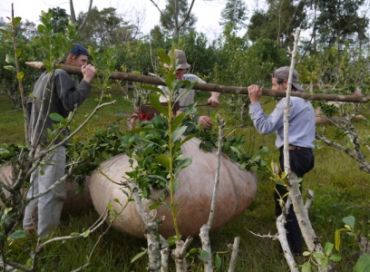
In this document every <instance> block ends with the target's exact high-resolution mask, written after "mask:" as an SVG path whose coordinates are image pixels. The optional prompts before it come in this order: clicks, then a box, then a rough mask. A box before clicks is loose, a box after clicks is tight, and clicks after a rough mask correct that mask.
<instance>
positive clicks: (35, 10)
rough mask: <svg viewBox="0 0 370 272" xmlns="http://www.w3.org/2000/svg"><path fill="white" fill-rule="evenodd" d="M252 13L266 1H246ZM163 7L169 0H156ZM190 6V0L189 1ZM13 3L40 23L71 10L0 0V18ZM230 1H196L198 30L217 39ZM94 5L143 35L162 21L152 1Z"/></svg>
mask: <svg viewBox="0 0 370 272" xmlns="http://www.w3.org/2000/svg"><path fill="white" fill-rule="evenodd" d="M244 1H245V3H246V6H247V10H248V12H250V13H251V12H252V10H254V9H258V8H260V7H263V6H264V2H265V1H264V0H244ZM154 2H156V3H157V4H158V6H159V7H160V8H161V9H163V8H164V7H165V4H166V0H154ZM188 2H189V5H190V0H189V1H188ZM11 3H14V11H15V16H19V17H22V19H23V20H26V19H27V20H29V21H32V22H35V23H36V24H37V23H38V22H39V19H38V18H39V15H40V14H41V10H44V11H47V10H48V9H49V8H55V7H60V8H64V9H66V10H67V13H69V0H0V17H3V18H6V17H9V16H10V14H11ZM225 4H226V0H196V1H195V3H194V7H193V14H194V15H195V17H196V18H197V23H196V29H197V31H199V32H203V33H205V34H206V35H207V38H208V39H210V40H214V39H216V38H217V37H218V35H219V34H220V33H221V32H222V27H221V26H220V24H219V22H220V18H221V12H222V10H223V9H224V7H225ZM74 5H75V12H76V14H78V13H79V12H80V11H84V12H86V11H87V8H88V5H89V0H75V1H74ZM93 5H94V6H97V7H98V9H103V8H106V7H114V8H116V10H117V13H118V14H119V15H121V16H122V17H123V18H124V19H125V20H128V21H130V22H132V23H135V24H138V25H139V27H140V29H141V32H142V33H143V34H148V33H149V31H150V30H151V29H152V28H153V27H154V26H155V25H156V24H159V11H158V10H157V9H156V8H155V7H154V5H153V4H152V3H151V2H150V0H93Z"/></svg>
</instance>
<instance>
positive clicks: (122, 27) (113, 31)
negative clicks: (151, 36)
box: [77, 7, 136, 48]
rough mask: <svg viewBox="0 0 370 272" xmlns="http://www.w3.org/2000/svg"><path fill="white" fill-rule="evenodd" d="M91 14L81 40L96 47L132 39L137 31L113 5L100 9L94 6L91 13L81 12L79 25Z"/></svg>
mask: <svg viewBox="0 0 370 272" xmlns="http://www.w3.org/2000/svg"><path fill="white" fill-rule="evenodd" d="M86 16H89V17H88V19H87V21H86V24H85V26H84V28H83V31H81V33H79V34H80V40H81V41H83V42H84V43H86V44H89V45H92V46H94V47H101V48H105V47H109V46H112V45H116V46H117V45H119V44H122V43H125V42H127V41H130V40H132V38H133V37H134V33H135V31H136V29H135V26H133V25H132V24H130V23H128V22H127V21H126V20H124V19H123V18H122V17H121V16H119V15H118V14H117V12H116V9H115V8H113V7H109V8H104V9H102V10H98V8H97V7H93V8H92V9H91V11H90V13H89V14H87V13H80V14H79V16H78V19H77V21H78V25H81V24H82V22H83V21H84V20H85V19H86Z"/></svg>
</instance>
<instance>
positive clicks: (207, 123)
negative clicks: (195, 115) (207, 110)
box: [198, 115, 212, 128]
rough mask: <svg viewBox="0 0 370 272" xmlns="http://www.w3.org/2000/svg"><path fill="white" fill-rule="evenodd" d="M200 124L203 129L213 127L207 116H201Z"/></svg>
mask: <svg viewBox="0 0 370 272" xmlns="http://www.w3.org/2000/svg"><path fill="white" fill-rule="evenodd" d="M198 123H199V125H200V126H201V127H202V128H210V127H212V120H211V118H210V117H209V116H207V115H201V116H199V119H198Z"/></svg>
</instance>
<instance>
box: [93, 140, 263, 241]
mask: <svg viewBox="0 0 370 272" xmlns="http://www.w3.org/2000/svg"><path fill="white" fill-rule="evenodd" d="M199 143H200V141H199V140H198V139H192V140H190V141H188V142H186V143H185V144H184V145H183V146H182V152H183V154H184V155H185V156H187V157H190V158H191V159H192V163H191V165H190V166H188V167H187V168H185V169H183V170H182V171H181V172H180V173H179V174H178V180H179V184H178V185H177V187H176V193H175V203H176V205H177V210H178V216H177V221H178V225H179V229H180V232H181V234H182V235H183V236H188V235H195V234H197V233H199V229H200V227H201V226H202V225H203V224H204V223H206V222H207V219H208V215H209V211H210V203H211V197H212V190H213V184H214V179H215V174H216V167H217V155H216V152H203V151H202V150H200V149H199ZM131 170H132V168H131V166H130V163H129V158H128V156H126V155H124V154H122V155H117V156H115V157H113V158H111V159H109V160H107V161H105V162H103V163H102V164H101V165H100V167H99V169H98V170H95V171H94V172H93V173H92V175H91V178H90V185H89V189H90V194H91V198H92V201H93V205H94V206H95V209H96V210H97V212H98V213H99V214H103V213H104V212H105V211H106V207H107V206H108V204H110V205H112V207H113V208H114V209H115V210H116V211H117V212H119V214H118V216H117V217H116V218H115V220H114V221H113V223H112V225H113V227H114V228H116V229H117V230H119V231H122V232H125V233H128V234H130V235H133V236H136V237H144V232H145V227H144V224H143V222H142V220H141V218H140V215H139V214H138V212H137V209H136V205H135V203H134V202H133V201H131V202H128V205H127V207H126V208H124V209H123V208H122V207H123V206H124V205H125V203H126V202H127V200H128V194H129V190H128V189H127V188H125V187H123V186H120V185H119V184H118V183H119V182H120V181H122V180H125V178H127V176H126V175H125V173H126V172H129V171H131ZM112 181H116V182H112ZM256 189H257V185H256V178H255V176H254V175H253V174H252V173H250V172H247V171H244V170H242V169H240V168H239V166H238V165H237V164H236V163H234V162H232V161H231V160H230V159H229V158H227V157H226V156H222V160H221V169H220V182H219V187H218V193H217V200H216V216H215V221H214V224H213V228H214V229H215V228H220V227H221V226H223V225H224V224H226V223H227V222H229V221H230V220H232V219H233V218H235V217H236V216H238V215H240V214H241V213H243V212H244V211H245V210H246V208H247V207H248V206H249V205H250V204H251V202H252V201H253V199H254V197H255V194H256ZM166 201H167V203H165V204H163V205H162V206H160V207H159V208H157V209H156V210H152V211H151V213H155V214H156V216H157V218H159V219H162V220H163V221H162V223H161V224H160V225H159V232H160V233H161V234H162V235H163V236H165V237H168V236H170V235H173V234H174V228H173V223H172V217H171V213H170V209H169V207H168V198H167V199H166ZM150 202H151V201H150V200H145V203H146V206H147V207H149V205H150Z"/></svg>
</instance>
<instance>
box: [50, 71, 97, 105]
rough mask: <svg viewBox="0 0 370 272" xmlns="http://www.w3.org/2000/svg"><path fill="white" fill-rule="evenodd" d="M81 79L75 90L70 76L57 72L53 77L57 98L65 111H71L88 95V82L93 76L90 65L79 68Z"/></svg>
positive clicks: (89, 88)
mask: <svg viewBox="0 0 370 272" xmlns="http://www.w3.org/2000/svg"><path fill="white" fill-rule="evenodd" d="M81 71H82V74H83V79H82V80H81V82H80V83H79V84H78V86H77V88H76V87H75V85H74V82H73V80H72V78H71V77H70V75H69V74H68V73H67V72H65V71H64V70H59V71H58V72H57V73H56V75H55V85H56V90H57V93H58V96H59V98H60V100H61V101H62V104H63V107H64V109H65V110H66V111H72V110H73V109H74V107H75V105H77V106H79V105H81V104H82V102H83V101H85V99H86V98H87V96H88V95H89V94H90V90H91V85H90V82H91V80H92V79H93V78H94V76H95V73H96V72H95V68H94V66H92V65H85V66H83V67H81Z"/></svg>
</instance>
